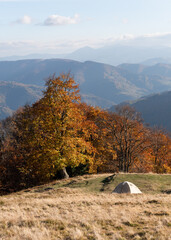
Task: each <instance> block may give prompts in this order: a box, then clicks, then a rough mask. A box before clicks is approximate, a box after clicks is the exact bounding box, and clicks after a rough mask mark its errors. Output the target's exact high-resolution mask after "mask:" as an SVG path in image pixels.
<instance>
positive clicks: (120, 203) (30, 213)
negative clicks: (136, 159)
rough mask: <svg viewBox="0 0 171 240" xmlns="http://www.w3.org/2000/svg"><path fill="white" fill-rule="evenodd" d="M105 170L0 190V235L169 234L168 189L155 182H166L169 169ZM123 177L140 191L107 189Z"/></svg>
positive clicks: (78, 239)
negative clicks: (143, 171)
mask: <svg viewBox="0 0 171 240" xmlns="http://www.w3.org/2000/svg"><path fill="white" fill-rule="evenodd" d="M110 176H111V174H105V175H104V174H103V175H99V176H98V175H90V176H82V177H76V178H73V179H68V180H62V181H55V182H53V183H51V184H46V185H43V186H39V187H35V188H32V189H27V190H23V191H21V192H18V193H13V194H10V195H6V196H1V197H0V239H7V240H8V239H9V240H12V239H17V240H18V239H22V240H23V239H24V240H25V239H27V240H34V239H35V240H37V239H38V240H45V239H46V240H47V239H48V240H51V239H54V240H56V239H57V240H58V239H63V240H70V239H73V240H84V239H89V240H96V239H97V240H108V239H111V240H112V239H117V240H121V239H122V240H123V239H131V240H135V239H144V240H145V239H146V240H148V239H149V240H152V239H153V240H157V239H158V240H162V239H163V240H169V239H170V233H171V195H170V194H164V193H161V190H163V189H161V188H162V186H163V188H164V189H169V188H171V186H170V184H171V181H170V180H171V175H161V176H160V175H152V174H148V175H143V174H140V175H135V174H128V175H127V174H120V175H118V176H116V178H115V177H114V178H113V179H112V178H110ZM157 177H158V178H157ZM155 179H156V181H155V182H154V185H155V186H154V187H153V188H152V182H153V181H154V180H155ZM124 180H128V181H132V182H133V183H135V184H136V185H138V187H139V188H140V189H141V190H142V191H143V192H144V193H143V194H138V195H136V194H135V195H130V194H111V190H113V188H114V187H115V186H116V185H117V183H118V182H120V181H124ZM143 182H145V183H146V184H145V186H143ZM169 183H170V184H169ZM150 186H151V187H150Z"/></svg>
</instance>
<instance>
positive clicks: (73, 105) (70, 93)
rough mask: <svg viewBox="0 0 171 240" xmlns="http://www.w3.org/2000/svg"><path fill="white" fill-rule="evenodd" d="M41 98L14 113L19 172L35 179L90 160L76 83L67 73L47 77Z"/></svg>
mask: <svg viewBox="0 0 171 240" xmlns="http://www.w3.org/2000/svg"><path fill="white" fill-rule="evenodd" d="M46 87H47V88H46V90H45V91H44V94H43V98H42V99H40V100H39V101H38V102H36V103H35V104H33V106H31V107H29V106H28V107H26V108H25V109H24V111H23V112H22V113H21V114H19V115H18V118H17V121H16V125H17V127H18V128H19V129H21V136H20V138H21V139H22V140H21V143H20V144H21V146H22V147H23V149H24V151H25V154H24V157H25V159H26V166H24V169H23V171H25V172H26V173H27V174H30V175H32V176H33V177H34V178H35V179H36V180H37V179H38V178H39V180H40V181H43V179H49V178H50V177H51V176H54V175H55V173H56V171H57V170H62V172H63V174H64V175H65V176H66V170H65V168H66V167H67V166H78V165H79V164H80V163H83V162H85V161H91V154H90V153H91V152H92V151H93V148H92V146H91V144H90V143H89V142H88V141H86V134H85V131H84V126H83V124H84V115H83V113H82V111H81V110H80V109H79V107H78V105H79V103H80V94H79V89H78V85H77V84H76V83H75V81H74V79H73V78H72V77H71V76H70V75H69V74H61V75H60V76H59V77H55V76H53V77H50V78H49V79H48V80H47V82H46Z"/></svg>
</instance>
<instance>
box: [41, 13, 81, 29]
mask: <svg viewBox="0 0 171 240" xmlns="http://www.w3.org/2000/svg"><path fill="white" fill-rule="evenodd" d="M78 22H79V15H78V14H75V15H74V17H65V16H60V15H51V16H49V17H48V18H47V19H46V20H45V21H44V23H43V25H45V26H60V25H70V24H76V23H78Z"/></svg>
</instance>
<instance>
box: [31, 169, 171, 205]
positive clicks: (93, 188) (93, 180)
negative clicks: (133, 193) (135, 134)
mask: <svg viewBox="0 0 171 240" xmlns="http://www.w3.org/2000/svg"><path fill="white" fill-rule="evenodd" d="M124 181H129V182H132V183H134V184H135V185H136V186H137V187H138V188H139V189H140V190H141V191H142V192H143V193H150V194H151V193H152V194H157V193H165V192H167V190H168V189H170V186H171V175H169V174H168V175H162V174H122V173H121V174H116V175H115V174H104V175H103V174H99V176H98V175H96V176H93V175H92V176H91V175H90V176H88V177H85V178H82V179H80V178H79V177H78V178H76V177H75V178H71V179H69V180H67V181H66V180H61V181H57V182H56V183H53V184H49V185H48V186H47V185H46V187H43V186H41V187H40V188H39V189H37V190H35V191H38V192H45V191H47V189H48V190H53V189H59V188H63V187H67V188H79V189H82V190H83V191H84V192H94V193H100V192H108V193H110V192H112V191H113V190H114V188H115V187H116V186H117V185H118V184H119V183H121V182H124ZM156 204H157V203H156Z"/></svg>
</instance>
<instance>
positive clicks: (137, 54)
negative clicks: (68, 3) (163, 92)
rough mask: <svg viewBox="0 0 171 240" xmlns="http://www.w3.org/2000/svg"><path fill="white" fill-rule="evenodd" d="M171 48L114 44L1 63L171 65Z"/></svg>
mask: <svg viewBox="0 0 171 240" xmlns="http://www.w3.org/2000/svg"><path fill="white" fill-rule="evenodd" d="M170 56H171V48H170V47H157V46H153V45H150V46H137V44H135V45H134V44H133V43H132V44H131V45H123V44H114V45H108V46H104V47H100V48H91V47H88V46H87V47H83V48H80V49H77V50H76V51H74V52H72V53H69V54H47V53H41V54H40V53H37V54H29V55H26V56H8V57H1V58H0V61H15V60H23V59H52V58H61V59H71V60H75V61H81V62H85V61H95V62H101V63H105V64H111V65H113V66H117V65H119V64H122V63H142V64H145V65H154V64H157V63H165V64H171V57H170Z"/></svg>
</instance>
